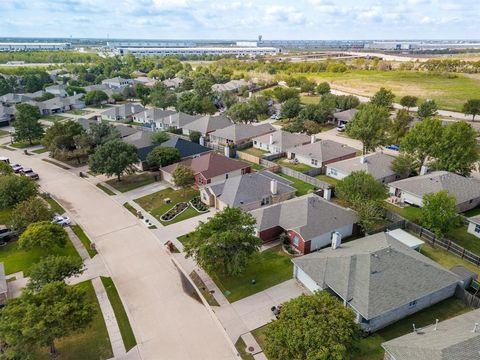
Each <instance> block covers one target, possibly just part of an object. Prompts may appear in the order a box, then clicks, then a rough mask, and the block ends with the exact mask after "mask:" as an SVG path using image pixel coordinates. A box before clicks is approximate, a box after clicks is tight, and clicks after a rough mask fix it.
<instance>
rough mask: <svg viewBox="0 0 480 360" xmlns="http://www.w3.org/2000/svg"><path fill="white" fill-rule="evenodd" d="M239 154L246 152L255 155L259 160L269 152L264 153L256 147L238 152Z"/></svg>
mask: <svg viewBox="0 0 480 360" xmlns="http://www.w3.org/2000/svg"><path fill="white" fill-rule="evenodd" d="M238 152H244V153H246V154H250V155H253V156H256V157H259V158H261V157H262V156H264V155H265V154H268V151H263V150H261V149H256V148H254V147H250V148H247V149H242V150H238Z"/></svg>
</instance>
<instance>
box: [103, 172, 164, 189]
mask: <svg viewBox="0 0 480 360" xmlns="http://www.w3.org/2000/svg"><path fill="white" fill-rule="evenodd" d="M154 182H155V175H154V174H152V173H142V174H133V175H128V176H124V177H122V179H121V181H118V180H117V179H116V178H115V179H110V180H108V181H107V182H106V183H107V184H108V185H110V186H112V187H113V188H115V189H116V190H118V191H120V192H122V193H123V192H127V191H130V190H134V189H138V188H139V187H142V186H145V185H149V184H153V183H154Z"/></svg>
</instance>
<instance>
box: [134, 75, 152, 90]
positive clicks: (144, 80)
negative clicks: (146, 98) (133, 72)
mask: <svg viewBox="0 0 480 360" xmlns="http://www.w3.org/2000/svg"><path fill="white" fill-rule="evenodd" d="M134 82H135V83H140V84H143V85H145V86H146V87H149V88H152V87H154V86H155V84H156V83H157V81H156V80H155V79H152V78H149V77H148V76H139V77H137V78H136V79H135V80H134Z"/></svg>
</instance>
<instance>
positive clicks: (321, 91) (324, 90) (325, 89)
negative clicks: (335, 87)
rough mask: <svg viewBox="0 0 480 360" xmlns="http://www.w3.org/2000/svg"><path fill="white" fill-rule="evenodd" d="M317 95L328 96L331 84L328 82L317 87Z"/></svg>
mask: <svg viewBox="0 0 480 360" xmlns="http://www.w3.org/2000/svg"><path fill="white" fill-rule="evenodd" d="M316 90H317V93H318V94H319V95H324V94H328V93H329V92H330V84H329V83H328V82H326V81H325V82H321V83H320V84H318V85H317V89H316Z"/></svg>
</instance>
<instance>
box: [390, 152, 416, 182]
mask: <svg viewBox="0 0 480 360" xmlns="http://www.w3.org/2000/svg"><path fill="white" fill-rule="evenodd" d="M390 167H391V169H392V170H393V171H394V172H396V173H397V174H399V175H400V176H402V177H407V176H410V175H411V174H413V173H414V172H415V170H417V169H418V163H417V160H416V159H415V158H414V157H413V156H411V155H409V154H405V153H403V154H400V155H399V156H397V157H396V158H395V159H394V160H393V161H392V163H391V165H390Z"/></svg>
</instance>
